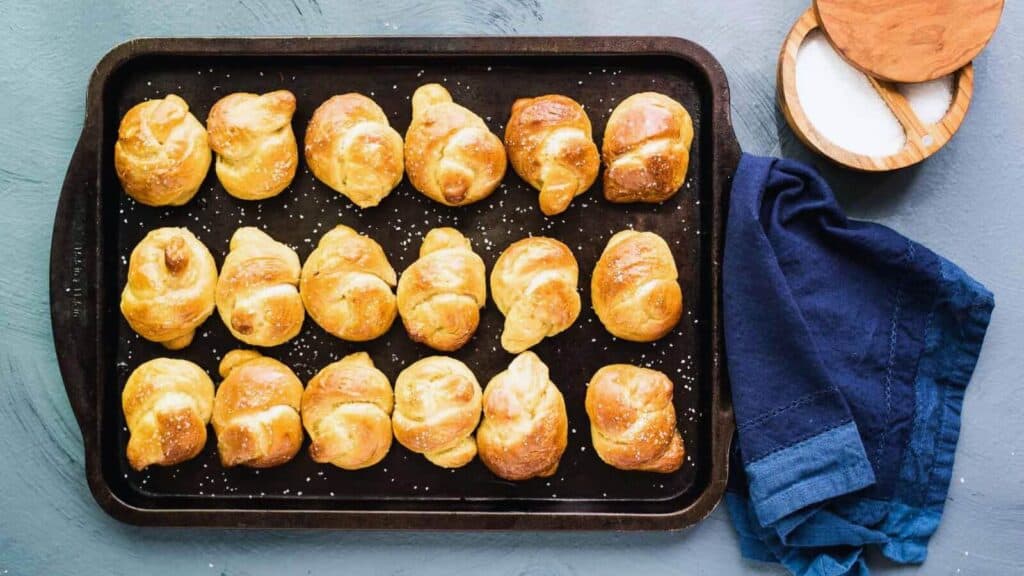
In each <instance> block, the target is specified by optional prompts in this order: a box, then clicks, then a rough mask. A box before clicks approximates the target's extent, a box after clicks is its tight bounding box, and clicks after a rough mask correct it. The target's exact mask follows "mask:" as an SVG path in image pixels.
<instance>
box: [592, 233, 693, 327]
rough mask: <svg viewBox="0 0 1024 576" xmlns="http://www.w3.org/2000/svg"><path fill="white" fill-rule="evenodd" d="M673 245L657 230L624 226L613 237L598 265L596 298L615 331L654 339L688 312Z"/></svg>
mask: <svg viewBox="0 0 1024 576" xmlns="http://www.w3.org/2000/svg"><path fill="white" fill-rule="evenodd" d="M678 278H679V274H678V273H677V272H676V262H675V260H674V259H673V258H672V251H671V250H670V249H669V247H668V244H666V243H665V241H664V240H663V239H662V238H661V236H658V235H657V234H655V233H653V232H636V231H633V230H623V231H622V232H619V233H617V234H615V235H614V236H612V237H611V239H610V240H608V246H606V247H605V249H604V252H602V253H601V258H600V259H599V260H598V261H597V266H595V267H594V275H593V277H592V278H591V281H590V298H591V300H592V302H593V304H594V311H595V312H597V317H598V318H599V319H600V320H601V323H602V324H604V327H605V328H606V329H607V330H608V331H609V332H611V333H612V334H613V335H614V336H617V337H619V338H622V339H623V340H631V341H633V342H651V341H654V340H657V339H658V338H661V337H662V336H664V335H665V334H668V333H669V332H670V331H671V330H672V328H673V327H675V325H676V324H678V323H679V318H680V317H681V316H682V314H683V291H682V289H681V288H680V287H679V282H678V280H677V279H678Z"/></svg>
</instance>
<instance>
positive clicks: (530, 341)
mask: <svg viewBox="0 0 1024 576" xmlns="http://www.w3.org/2000/svg"><path fill="white" fill-rule="evenodd" d="M578 279H579V266H578V265H577V264H576V258H575V257H574V256H573V254H572V251H571V250H569V247H568V246H566V245H565V244H563V243H561V242H559V241H558V240H555V239H553V238H545V237H542V236H534V237H532V238H524V239H522V240H519V241H518V242H515V243H513V244H512V245H511V246H509V247H508V248H506V249H505V251H504V252H502V253H501V256H499V257H498V261H497V262H495V263H494V269H492V270H491V296H492V297H493V298H494V303H495V304H496V305H497V306H498V310H500V311H501V313H502V314H504V315H505V328H504V330H503V331H502V333H501V346H502V347H503V348H504V349H505V350H507V351H509V352H511V353H513V354H516V353H519V352H522V351H523V350H526V349H528V348H530V347H532V346H533V345H535V344H537V343H538V342H540V341H541V340H543V339H544V338H545V337H548V336H554V335H556V334H559V333H560V332H562V331H564V330H565V329H567V328H568V327H569V326H572V323H573V322H575V321H576V318H577V317H578V316H579V314H580V295H579V293H577V291H576V283H577V281H578Z"/></svg>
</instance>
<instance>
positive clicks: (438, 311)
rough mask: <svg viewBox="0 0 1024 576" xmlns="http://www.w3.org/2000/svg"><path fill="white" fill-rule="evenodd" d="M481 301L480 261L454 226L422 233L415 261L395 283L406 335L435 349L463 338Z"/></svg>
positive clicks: (447, 348)
mask: <svg viewBox="0 0 1024 576" xmlns="http://www.w3.org/2000/svg"><path fill="white" fill-rule="evenodd" d="M486 301H487V278H486V276H485V271H484V261H483V260H482V259H481V258H480V256H477V254H476V253H475V252H473V248H472V246H471V245H470V243H469V239H467V238H466V237H465V236H463V235H462V234H461V233H459V231H458V230H456V229H454V228H435V229H433V230H431V231H430V232H428V233H427V236H426V238H424V239H423V246H421V247H420V258H419V260H417V261H415V262H413V263H412V265H411V266H409V267H408V268H406V270H405V272H403V273H402V277H401V278H400V279H399V281H398V313H399V315H401V317H402V323H403V324H405V329H406V331H408V332H409V337H410V338H412V339H413V340H415V341H416V342H421V343H423V344H426V345H427V346H430V347H431V348H433V349H435V350H442V351H445V352H450V351H452V350H458V349H459V348H461V347H462V346H463V345H464V344H465V343H466V342H468V341H469V339H470V338H472V337H473V333H474V332H476V328H477V325H479V323H480V309H481V308H483V307H484V303H485V302H486Z"/></svg>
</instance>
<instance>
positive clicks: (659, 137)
mask: <svg viewBox="0 0 1024 576" xmlns="http://www.w3.org/2000/svg"><path fill="white" fill-rule="evenodd" d="M692 142H693V121H692V120H691V119H690V114H689V113H688V112H687V111H686V109H685V108H683V106H682V104H680V103H679V102H676V101H675V100H673V99H671V98H669V97H668V96H665V95H664V94H658V93H657V92H642V93H640V94H634V95H632V96H630V97H629V98H626V99H625V100H623V101H622V102H621V103H620V104H619V105H618V106H616V107H615V110H614V111H613V112H612V115H611V116H610V117H609V118H608V124H607V126H606V127H605V130H604V142H603V143H602V145H601V154H602V156H603V157H604V164H605V168H606V169H605V171H604V196H605V198H607V199H608V200H610V201H612V202H663V201H665V200H668V199H669V198H671V197H672V196H673V195H675V193H676V192H678V191H679V188H680V187H682V185H683V181H684V180H686V169H687V168H688V166H689V164H690V144H692Z"/></svg>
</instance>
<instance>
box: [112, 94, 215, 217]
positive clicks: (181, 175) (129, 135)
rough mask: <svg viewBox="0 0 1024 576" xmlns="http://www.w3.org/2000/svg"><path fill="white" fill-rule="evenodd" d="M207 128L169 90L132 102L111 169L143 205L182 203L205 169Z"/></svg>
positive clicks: (208, 156)
mask: <svg viewBox="0 0 1024 576" xmlns="http://www.w3.org/2000/svg"><path fill="white" fill-rule="evenodd" d="M210 160H211V154H210V144H209V142H207V137H206V129H205V128H203V125H202V124H200V122H199V120H197V119H196V117H195V116H193V115H192V113H191V112H189V111H188V104H187V103H186V102H185V101H184V100H182V99H181V98H180V97H178V96H175V95H174V94H168V95H167V96H166V97H165V98H162V99H159V100H147V101H146V102H142V103H140V104H136V105H135V106H134V107H132V109H131V110H129V111H128V113H127V114H125V115H124V118H122V119H121V126H120V128H119V129H118V131H117V143H116V144H114V169H115V171H116V172H117V177H118V179H120V180H121V186H123V187H124V191H125V192H126V193H127V194H128V195H129V196H131V197H132V198H134V199H135V200H136V201H138V202H140V203H142V204H145V205H147V206H181V205H182V204H184V203H186V202H188V201H189V200H191V199H192V197H193V196H195V194H196V192H197V191H199V186H200V185H202V183H203V179H205V178H206V172H207V171H208V170H209V169H210Z"/></svg>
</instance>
